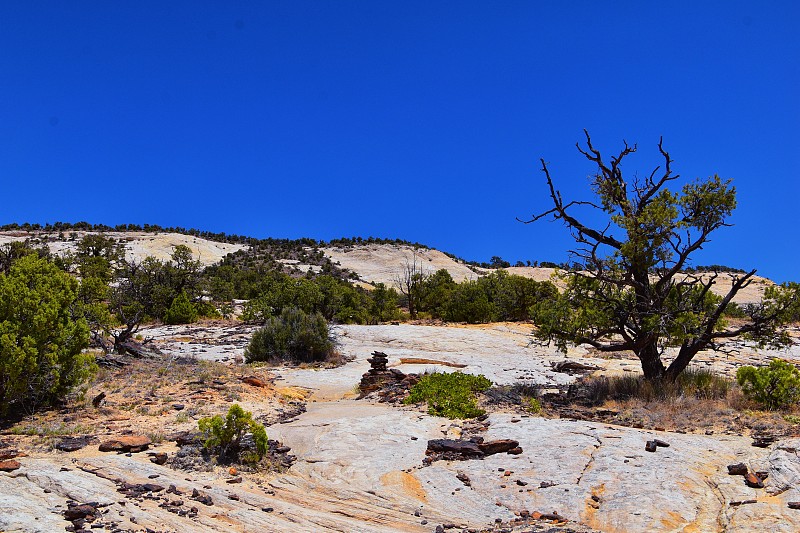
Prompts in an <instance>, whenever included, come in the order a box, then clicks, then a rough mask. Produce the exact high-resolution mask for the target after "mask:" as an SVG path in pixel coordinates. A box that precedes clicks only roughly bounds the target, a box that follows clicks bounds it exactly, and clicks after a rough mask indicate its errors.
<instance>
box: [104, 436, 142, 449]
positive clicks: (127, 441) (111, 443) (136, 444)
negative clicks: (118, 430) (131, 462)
mask: <svg viewBox="0 0 800 533" xmlns="http://www.w3.org/2000/svg"><path fill="white" fill-rule="evenodd" d="M149 446H150V438H149V437H147V436H145V435H127V436H124V437H117V438H116V439H111V440H107V441H105V442H102V443H100V451H101V452H128V453H137V452H143V451H145V450H146V449H147V448H148V447H149Z"/></svg>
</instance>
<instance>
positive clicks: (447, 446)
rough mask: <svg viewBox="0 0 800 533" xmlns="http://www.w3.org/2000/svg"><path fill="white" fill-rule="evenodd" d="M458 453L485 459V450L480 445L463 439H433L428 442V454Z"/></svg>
mask: <svg viewBox="0 0 800 533" xmlns="http://www.w3.org/2000/svg"><path fill="white" fill-rule="evenodd" d="M437 452H439V453H446V452H451V453H457V454H459V455H463V456H468V457H483V455H484V453H483V450H481V449H480V447H479V445H478V444H476V443H474V442H471V441H468V440H461V439H432V440H429V441H428V450H427V452H426V453H437Z"/></svg>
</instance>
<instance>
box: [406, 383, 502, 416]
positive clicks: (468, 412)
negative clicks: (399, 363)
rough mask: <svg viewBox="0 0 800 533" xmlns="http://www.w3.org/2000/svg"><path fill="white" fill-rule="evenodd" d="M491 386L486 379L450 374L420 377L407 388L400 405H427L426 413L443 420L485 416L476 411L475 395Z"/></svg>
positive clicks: (477, 409)
mask: <svg viewBox="0 0 800 533" xmlns="http://www.w3.org/2000/svg"><path fill="white" fill-rule="evenodd" d="M491 386H492V382H491V381H489V380H488V379H487V378H486V376H483V375H478V376H474V375H472V374H464V373H461V372H453V373H433V374H426V375H424V376H422V378H421V379H420V380H419V382H418V383H417V384H416V385H414V386H413V387H412V388H411V394H409V396H408V397H407V398H406V399H405V400H404V403H406V404H410V403H422V402H427V403H428V413H429V414H432V415H435V416H445V417H447V418H474V417H476V416H481V415H482V414H484V413H485V411H484V410H483V409H479V408H478V406H477V401H476V397H475V393H476V392H483V391H485V390H487V389H489V387H491Z"/></svg>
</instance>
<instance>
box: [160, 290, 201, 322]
mask: <svg viewBox="0 0 800 533" xmlns="http://www.w3.org/2000/svg"><path fill="white" fill-rule="evenodd" d="M195 321H197V308H196V307H195V306H194V304H193V303H192V302H190V301H189V297H188V296H186V293H185V292H181V293H180V294H179V295H178V296H176V297H175V298H174V299H173V300H172V305H170V306H169V309H167V312H166V314H165V315H164V322H165V323H167V324H191V323H192V322H195Z"/></svg>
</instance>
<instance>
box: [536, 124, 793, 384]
mask: <svg viewBox="0 0 800 533" xmlns="http://www.w3.org/2000/svg"><path fill="white" fill-rule="evenodd" d="M584 133H585V135H586V144H585V146H584V147H582V146H581V144H580V143H578V144H577V147H578V151H579V152H580V153H581V154H582V155H583V156H584V157H585V158H586V159H587V160H588V161H589V162H590V163H591V164H592V165H593V167H594V172H593V174H592V176H591V178H590V183H591V188H592V191H593V192H594V195H595V197H596V199H595V200H594V201H579V200H571V201H565V200H564V199H563V198H562V195H561V192H560V191H559V190H558V189H557V188H556V186H555V185H554V182H553V179H552V177H551V175H550V170H549V168H548V166H547V163H546V162H545V160H544V159H541V164H542V172H543V173H544V175H545V178H546V181H547V186H548V188H549V196H550V200H551V202H552V205H553V207H552V208H551V209H549V210H547V211H545V212H543V213H540V214H538V215H535V216H533V217H532V218H531V219H529V220H527V221H524V222H526V223H530V222H534V221H537V220H540V219H542V218H546V217H552V218H553V219H554V220H560V221H562V222H563V223H564V224H565V225H566V226H567V228H568V229H569V231H570V232H571V234H572V237H573V238H574V240H575V242H576V244H577V246H576V248H575V249H574V250H571V254H573V255H574V256H575V257H576V258H577V259H578V260H579V261H580V263H582V265H583V267H582V268H580V269H573V270H571V271H570V272H569V273H567V274H566V275H565V276H564V282H565V284H566V287H565V290H564V291H563V292H562V293H561V294H560V295H559V296H558V297H557V298H555V299H554V300H550V301H545V302H541V303H540V304H538V305H536V306H535V307H534V313H533V314H534V320H535V322H536V323H537V325H538V329H537V331H536V335H537V336H538V337H539V338H540V339H541V340H543V341H547V342H550V341H554V342H556V344H557V345H558V346H559V348H561V349H565V348H566V343H567V342H574V343H585V344H589V345H591V346H593V347H594V348H596V349H598V350H600V351H606V352H608V351H623V350H631V351H633V352H634V353H635V354H636V356H637V357H638V358H639V360H640V362H641V365H642V370H643V372H644V376H645V377H646V378H647V379H649V380H661V379H664V380H675V379H676V378H677V377H678V375H679V374H680V373H681V372H682V371H683V370H684V369H685V368H686V367H687V365H688V364H689V363H690V362H691V360H692V359H693V358H694V356H695V355H696V354H697V353H698V352H699V351H701V350H705V349H722V343H723V342H724V341H725V340H726V339H731V338H734V337H746V338H751V339H755V340H756V341H758V342H760V343H769V344H781V343H785V342H787V341H788V338H787V337H786V335H785V334H783V333H782V331H781V330H780V326H781V325H783V324H784V323H785V322H786V321H787V320H790V319H791V317H792V316H793V315H794V316H797V308H798V306H800V303H798V302H799V300H800V297H799V295H800V286H798V284H785V285H783V286H779V287H771V288H768V289H767V290H766V292H765V295H764V299H763V301H762V302H761V303H760V304H757V305H749V306H745V309H744V310H745V315H746V316H745V319H744V320H741V321H738V322H736V323H735V324H733V323H730V322H729V321H727V320H726V318H725V310H726V308H727V307H728V306H729V305H730V304H731V302H732V301H733V299H734V297H735V296H736V295H737V294H738V293H739V292H740V291H741V290H742V289H744V288H745V287H747V286H748V285H749V284H750V283H752V281H753V276H754V275H755V273H756V271H755V270H750V271H748V272H743V273H736V274H732V280H731V286H730V289H729V290H728V291H727V292H726V293H725V294H723V295H722V296H718V295H716V294H714V292H712V287H713V286H714V285H715V283H716V282H717V280H718V277H719V273H718V272H712V273H710V274H706V275H705V276H703V275H701V274H698V273H690V272H687V268H688V267H689V266H690V265H691V259H692V256H693V254H694V253H695V252H697V251H698V250H700V249H701V248H702V247H703V245H704V244H705V243H706V242H708V241H709V238H710V236H711V234H712V233H713V232H715V231H716V230H718V229H720V228H723V227H726V226H730V224H729V223H728V222H727V221H728V218H729V216H730V215H731V213H732V212H733V210H734V208H735V207H736V190H735V188H734V187H733V185H732V183H731V180H724V179H722V178H720V177H719V176H717V175H714V176H712V177H710V178H707V179H699V180H696V181H692V182H688V183H684V184H683V186H682V187H680V188H679V189H678V188H671V187H672V186H673V185H675V183H676V181H677V180H678V179H679V176H678V175H677V174H675V173H674V172H673V169H672V163H673V160H672V159H671V158H670V155H669V153H668V152H667V151H666V150H665V149H664V146H663V139H662V140H659V142H658V151H659V153H660V158H661V159H662V160H663V163H662V164H661V165H659V166H658V167H656V168H655V170H653V171H652V172H651V173H650V174H648V175H645V176H646V177H644V178H639V177H638V176H636V175H634V177H633V179H626V178H625V177H624V176H623V172H622V163H623V161H625V160H626V158H628V157H629V156H630V155H631V154H633V153H635V152H636V150H637V146H636V145H635V144H634V145H632V146H631V145H628V143H624V144H623V147H622V150H620V151H619V152H618V153H617V154H616V155H613V156H612V157H611V158H610V159H606V158H604V157H603V156H602V154H601V153H600V151H599V150H598V149H596V148H595V147H594V145H593V144H592V139H591V137H590V136H589V133H588V132H586V131H585V130H584ZM598 219H601V220H602V222H600V223H599V224H597V223H595V222H594V221H595V220H598ZM590 220H591V221H592V222H589V221H590ZM670 346H673V347H676V348H677V355H676V356H675V358H674V359H673V360H672V361H671V362H669V365H668V366H665V364H664V361H663V360H662V356H663V355H664V353H665V348H667V347H670Z"/></svg>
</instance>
